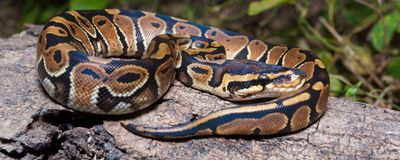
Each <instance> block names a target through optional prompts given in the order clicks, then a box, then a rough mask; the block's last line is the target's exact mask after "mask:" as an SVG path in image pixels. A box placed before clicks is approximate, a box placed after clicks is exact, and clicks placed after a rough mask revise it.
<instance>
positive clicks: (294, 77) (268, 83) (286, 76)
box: [259, 67, 306, 97]
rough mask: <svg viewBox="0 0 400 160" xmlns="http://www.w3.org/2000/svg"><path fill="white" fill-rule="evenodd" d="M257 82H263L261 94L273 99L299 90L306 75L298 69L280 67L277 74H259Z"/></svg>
mask: <svg viewBox="0 0 400 160" xmlns="http://www.w3.org/2000/svg"><path fill="white" fill-rule="evenodd" d="M259 80H260V81H262V82H265V83H264V90H263V92H266V93H268V94H269V95H270V97H275V95H276V96H282V95H285V94H288V93H291V92H293V91H296V90H298V89H300V88H301V87H302V86H303V85H304V82H305V81H306V74H305V72H304V71H303V70H300V69H296V68H286V67H282V69H280V70H278V71H277V72H271V73H262V74H260V76H259Z"/></svg>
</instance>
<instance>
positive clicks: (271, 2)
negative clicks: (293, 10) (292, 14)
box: [247, 0, 293, 16]
mask: <svg viewBox="0 0 400 160" xmlns="http://www.w3.org/2000/svg"><path fill="white" fill-rule="evenodd" d="M287 3H293V0H261V1H256V2H251V3H250V5H249V9H248V10H247V14H248V15H250V16H254V15H256V14H259V13H261V12H264V11H267V10H269V9H272V8H276V7H279V6H281V5H283V4H287Z"/></svg>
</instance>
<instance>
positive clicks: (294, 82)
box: [37, 9, 329, 139]
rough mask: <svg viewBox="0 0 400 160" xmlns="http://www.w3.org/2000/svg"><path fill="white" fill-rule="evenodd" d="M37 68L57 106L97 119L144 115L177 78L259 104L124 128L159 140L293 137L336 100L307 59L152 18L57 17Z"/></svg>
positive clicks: (318, 65) (114, 12) (319, 66)
mask: <svg viewBox="0 0 400 160" xmlns="http://www.w3.org/2000/svg"><path fill="white" fill-rule="evenodd" d="M37 70H38V75H39V80H40V82H41V84H42V86H43V88H44V89H45V90H46V92H47V93H48V95H49V96H50V97H52V98H53V99H54V100H55V101H57V102H58V103H60V104H62V105H64V106H65V107H68V108H70V109H73V110H76V111H79V112H87V113H93V114H112V115H118V114H128V113H132V112H134V111H137V110H140V109H143V108H145V107H147V106H149V105H151V104H153V103H154V102H155V101H157V100H158V99H159V98H160V97H162V96H163V95H164V93H165V92H166V91H167V90H168V88H169V87H170V85H171V83H172V82H173V81H174V79H175V78H177V79H178V80H179V81H181V82H182V83H183V84H185V85H187V86H190V87H193V88H196V89H198V90H201V91H204V92H208V93H211V94H214V95H216V96H218V97H220V98H221V99H225V100H231V101H248V100H253V99H258V100H257V103H253V104H249V103H245V104H243V103H242V104H240V103H238V106H237V107H234V108H227V109H223V110H219V111H216V112H213V113H211V114H209V115H207V116H205V117H201V118H198V119H195V120H192V121H189V122H187V123H182V124H178V125H174V126H170V127H159V128H152V127H145V126H139V125H134V124H122V126H123V127H125V128H126V129H128V130H129V131H130V132H132V133H134V134H137V135H141V136H144V137H151V138H161V139H163V138H164V139H174V138H176V139H177V138H189V137H197V136H211V135H273V134H280V133H291V132H294V131H298V130H300V129H303V128H306V127H307V126H309V125H311V124H312V123H313V122H315V121H317V120H318V119H319V118H320V117H321V115H322V114H323V113H324V112H325V110H326V104H327V99H328V94H329V76H328V73H327V70H326V68H325V66H324V64H323V63H322V61H321V60H320V59H318V57H316V56H315V55H314V54H312V53H311V52H310V51H307V50H304V49H300V48H292V47H286V46H282V45H273V44H269V43H265V42H263V41H261V40H258V39H255V38H254V37H252V36H246V35H241V34H239V33H236V32H232V31H227V30H224V29H219V28H215V27H210V26H205V25H202V24H198V23H195V22H191V21H187V20H183V19H179V18H175V17H171V16H164V15H160V14H156V13H151V12H145V11H132V10H120V9H105V10H90V11H67V12H65V13H63V14H61V15H58V16H56V17H53V18H52V19H51V20H50V21H49V22H48V23H47V24H46V25H45V27H44V28H43V30H42V32H41V34H40V36H39V38H38V43H37ZM273 98H275V99H273ZM260 99H264V100H263V101H261V102H260Z"/></svg>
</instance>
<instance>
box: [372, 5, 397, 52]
mask: <svg viewBox="0 0 400 160" xmlns="http://www.w3.org/2000/svg"><path fill="white" fill-rule="evenodd" d="M397 17H398V14H397V12H395V11H394V12H391V13H390V14H388V15H386V16H385V17H384V18H383V20H382V19H381V20H379V21H378V22H377V23H375V25H374V26H373V27H372V30H371V31H370V35H371V43H372V46H374V48H375V49H376V50H378V51H381V50H382V49H383V48H385V46H386V45H387V44H389V43H390V41H391V40H392V38H393V35H394V31H395V30H396V28H397V26H398V25H397V23H398V19H397ZM385 31H386V32H385ZM385 33H386V35H385ZM385 37H386V38H385Z"/></svg>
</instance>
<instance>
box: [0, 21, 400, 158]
mask: <svg viewBox="0 0 400 160" xmlns="http://www.w3.org/2000/svg"><path fill="white" fill-rule="evenodd" d="M39 31H40V26H30V27H28V29H27V30H26V31H24V32H22V33H19V34H16V35H14V36H12V37H10V38H8V39H0V75H1V77H0V84H1V85H0V90H1V92H0V97H1V98H0V122H1V123H0V130H1V132H0V159H21V158H23V159H35V158H38V159H47V158H49V159H60V158H66V159H71V158H78V157H79V158H84V159H93V158H94V157H96V158H107V159H119V158H124V159H131V158H150V159H176V158H179V159H210V158H212V159H265V158H271V159H276V158H286V159H293V158H298V159H304V158H307V159H321V158H340V159H355V158H357V159H358V158H384V159H396V158H398V157H399V155H400V127H399V124H400V112H396V111H392V110H387V109H382V108H377V107H375V106H371V105H367V104H364V103H358V102H353V101H349V100H345V99H339V98H333V97H331V98H330V99H329V103H328V111H327V113H326V114H325V115H324V116H323V117H322V119H321V120H320V121H318V122H317V123H316V124H314V125H312V126H311V127H309V128H307V129H305V130H303V131H301V132H299V133H296V134H291V135H286V136H281V137H273V138H256V139H250V138H246V139H241V138H203V139H193V140H185V141H179V142H176V141H175V142H163V141H157V140H151V139H145V138H142V137H138V136H136V135H133V134H130V133H128V132H127V131H126V130H125V129H123V128H122V127H121V126H120V125H119V122H120V121H131V122H134V123H137V124H147V125H153V126H156V125H158V126H160V125H171V124H176V123H178V122H183V121H187V120H189V119H191V118H192V117H193V116H194V115H199V116H204V115H207V114H209V113H210V112H212V111H215V110H219V109H221V108H222V106H224V107H230V106H234V104H232V103H229V102H226V101H222V100H220V99H218V98H216V97H214V96H211V95H208V94H205V93H201V92H199V91H197V90H193V89H191V88H188V87H185V86H183V85H182V84H181V83H179V82H175V83H174V85H173V86H172V87H171V89H170V90H169V91H168V93H167V95H165V96H164V97H163V99H162V100H160V101H159V102H158V103H157V104H154V105H153V106H152V107H149V108H148V109H146V110H144V111H141V112H138V113H135V114H132V115H130V116H125V117H99V116H93V115H83V114H77V113H75V112H72V111H70V110H67V109H65V108H63V107H62V106H60V105H58V104H56V103H54V102H53V101H51V100H50V98H49V97H48V96H47V95H46V94H45V93H44V91H43V90H42V88H41V87H40V84H39V83H38V81H37V78H36V77H37V73H36V69H35V54H36V49H35V44H36V38H37V37H36V35H37V34H38V32H39Z"/></svg>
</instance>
